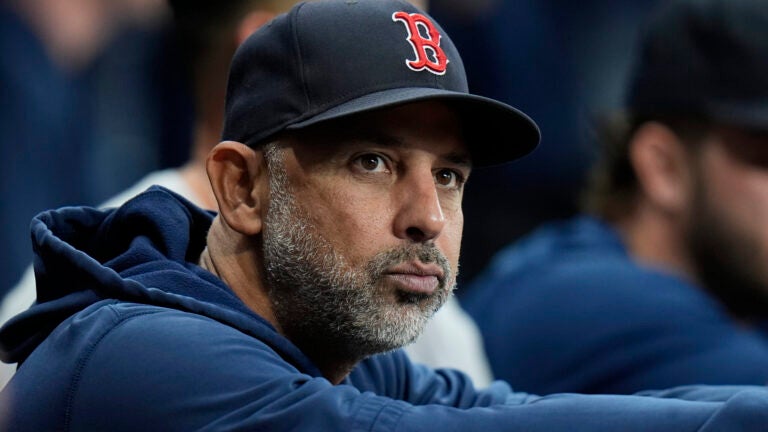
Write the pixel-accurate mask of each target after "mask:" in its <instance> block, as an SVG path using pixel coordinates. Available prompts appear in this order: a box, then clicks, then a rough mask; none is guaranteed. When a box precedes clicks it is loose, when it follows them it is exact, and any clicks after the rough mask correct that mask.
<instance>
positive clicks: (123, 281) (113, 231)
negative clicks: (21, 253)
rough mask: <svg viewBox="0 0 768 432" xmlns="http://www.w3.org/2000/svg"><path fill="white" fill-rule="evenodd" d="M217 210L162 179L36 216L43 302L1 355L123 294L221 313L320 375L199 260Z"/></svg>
mask: <svg viewBox="0 0 768 432" xmlns="http://www.w3.org/2000/svg"><path fill="white" fill-rule="evenodd" d="M214 216H215V214H214V213H212V212H209V211H206V210H203V209H200V208H198V207H196V206H195V205H193V204H192V203H190V202H189V201H187V200H186V199H185V198H183V197H181V196H180V195H178V194H176V193H174V192H171V191H170V190H168V189H165V188H162V187H160V186H152V187H151V188H149V189H148V190H147V191H145V192H144V193H142V194H140V195H138V196H136V197H135V198H133V199H131V200H130V201H128V202H126V203H125V204H124V205H123V206H121V207H119V208H116V209H106V210H99V209H95V208H92V207H65V208H61V209H58V210H51V211H46V212H43V213H40V214H39V215H38V216H36V217H35V218H34V219H33V220H32V223H31V234H32V244H33V250H34V254H35V257H34V263H33V264H34V269H35V280H36V285H37V301H36V303H35V304H34V305H32V306H31V307H30V308H29V309H28V310H26V311H24V312H23V313H21V314H19V315H17V316H15V317H14V318H12V319H11V320H9V321H8V322H7V323H6V324H5V325H4V326H3V327H2V328H1V329H0V359H2V360H3V361H5V362H9V363H13V362H22V361H23V360H24V359H26V357H27V356H28V355H29V354H30V353H31V352H32V351H33V350H34V349H35V348H36V347H37V346H38V345H39V344H40V343H41V342H42V341H43V340H44V339H45V338H46V337H47V336H48V334H50V332H51V331H52V330H53V329H54V328H56V327H57V326H58V325H59V324H61V323H62V322H63V321H65V320H66V319H67V318H69V317H70V316H72V315H74V314H76V313H77V312H79V311H81V310H83V309H85V308H86V307H88V306H90V305H92V304H94V303H96V302H99V301H102V300H107V299H114V300H118V301H126V302H134V303H142V304H150V305H156V306H160V307H168V308H173V309H179V310H184V311H189V312H192V313H196V314H199V315H204V316H207V317H210V318H213V319H215V320H217V321H220V322H223V323H225V324H227V325H230V326H232V327H235V328H238V329H239V330H241V331H243V332H245V333H247V334H250V335H252V336H254V337H256V338H258V339H260V340H262V341H263V342H265V343H267V344H268V345H270V346H271V347H272V348H273V349H275V350H276V351H278V352H279V353H281V355H283V356H284V357H290V358H291V360H292V363H294V364H297V365H298V366H302V369H304V370H307V371H313V372H314V371H315V369H316V368H315V367H314V366H312V365H311V363H310V362H309V360H307V359H306V357H305V356H304V355H303V354H302V353H301V352H300V351H299V350H298V348H296V347H295V346H294V345H293V344H292V343H290V342H289V341H288V340H287V339H285V338H283V337H282V336H280V335H279V334H278V333H277V332H276V331H275V329H274V327H273V326H272V325H271V324H269V323H268V322H267V321H266V320H264V319H263V318H261V317H260V316H258V315H257V314H255V313H254V312H252V311H251V310H250V309H248V307H247V306H245V304H244V303H242V301H240V299H239V298H238V297H237V296H236V295H235V294H234V293H233V292H232V291H231V290H230V289H229V287H227V286H226V285H225V284H224V283H223V282H222V281H221V280H220V279H219V278H217V277H216V276H214V275H213V274H211V273H209V272H208V271H206V270H204V269H202V268H201V267H199V266H197V265H196V264H195V263H197V261H198V259H199V257H200V254H201V253H202V251H203V249H204V248H205V242H206V236H207V233H208V229H209V228H210V226H211V222H212V220H213V217H214ZM313 374H314V373H313Z"/></svg>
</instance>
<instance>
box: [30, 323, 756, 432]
mask: <svg viewBox="0 0 768 432" xmlns="http://www.w3.org/2000/svg"><path fill="white" fill-rule="evenodd" d="M140 316H141V319H132V318H119V319H115V321H114V325H113V326H112V327H110V328H109V330H108V331H106V332H105V333H104V334H102V335H91V336H93V337H89V338H87V340H89V341H96V342H95V343H94V345H93V346H91V347H89V348H84V349H80V350H77V352H81V353H85V355H84V356H83V357H82V358H78V359H73V360H76V363H77V364H78V365H79V366H78V367H77V368H76V373H75V375H74V376H72V377H71V378H70V379H71V384H70V385H69V386H68V392H67V393H66V394H65V395H61V397H62V398H63V399H64V400H65V401H66V404H67V407H66V409H65V410H64V412H65V413H66V417H65V418H62V419H61V424H62V425H63V426H64V427H65V428H67V429H68V430H111V431H120V430H146V429H147V428H148V425H150V426H151V427H150V428H151V429H154V430H164V431H176V430H178V431H192V430H216V431H218V430H280V431H283V430H285V431H287V430H301V431H304V430H312V431H428V430H435V431H441V432H442V431H467V430H493V431H526V432H535V431H547V432H550V431H557V430H568V431H597V430H600V431H603V430H617V431H618V430H620V431H628V432H632V431H648V430H654V431H674V432H685V431H722V430H739V431H764V430H765V425H768V391H767V390H765V389H763V388H758V387H754V388H747V387H733V388H729V389H724V390H723V391H722V392H720V393H718V394H717V395H716V397H711V393H708V392H707V389H706V388H700V389H699V390H698V391H690V390H689V391H688V392H685V394H686V395H688V396H687V398H688V399H690V400H684V399H683V398H667V397H661V396H667V395H663V394H660V395H658V397H657V396H655V395H636V396H581V395H572V394H561V395H550V396H547V397H536V396H532V395H527V394H518V393H514V392H513V391H512V390H511V389H510V388H509V387H508V386H507V385H505V384H503V383H497V384H494V385H492V386H491V387H489V388H488V389H484V390H483V391H477V390H475V389H474V388H473V387H472V385H471V383H470V382H469V380H468V379H467V378H466V376H464V375H463V374H460V373H458V372H455V371H450V370H443V371H432V370H430V369H428V368H426V367H424V366H420V365H419V366H416V365H413V364H411V363H410V362H409V361H408V360H407V357H405V356H404V355H403V354H402V353H392V354H391V355H388V356H384V357H383V358H381V359H375V360H372V361H370V362H367V363H366V364H364V365H363V366H362V367H361V368H359V369H358V370H356V371H355V374H356V377H354V379H353V377H351V378H350V380H348V381H347V382H346V383H344V384H341V385H335V386H334V385H332V384H331V383H330V382H329V381H327V380H325V379H324V378H321V377H313V376H310V375H307V374H305V373H302V372H301V371H299V370H298V369H296V368H295V367H294V366H292V365H291V364H290V363H288V362H287V361H285V359H283V358H281V357H280V355H278V354H277V353H276V352H275V351H273V350H271V349H270V348H269V347H268V346H266V345H264V344H261V343H259V342H258V340H256V339H254V338H253V337H251V336H248V335H245V334H243V333H241V332H240V331H238V330H236V329H234V328H231V327H228V326H225V325H222V324H221V323H218V322H215V321H213V320H210V319H206V318H202V317H197V316H194V315H191V314H185V313H180V312H174V311H170V312H160V313H148V314H143V315H140ZM87 320H88V318H84V321H87ZM78 324H79V323H77V322H73V323H72V325H70V326H69V327H68V328H66V329H62V331H64V332H72V335H73V336H74V337H77V332H78ZM86 328H94V327H92V326H88V325H86ZM102 328H103V327H102ZM54 339H57V340H59V341H60V342H61V343H62V346H59V347H56V346H52V347H51V348H50V349H67V347H66V346H65V345H66V342H67V340H66V338H62V339H58V338H57V337H56V336H54ZM46 349H48V348H46ZM36 354H37V353H36ZM31 361H35V360H32V359H31ZM354 383H358V384H355V385H353V384H354ZM669 396H675V395H674V394H670V395H669Z"/></svg>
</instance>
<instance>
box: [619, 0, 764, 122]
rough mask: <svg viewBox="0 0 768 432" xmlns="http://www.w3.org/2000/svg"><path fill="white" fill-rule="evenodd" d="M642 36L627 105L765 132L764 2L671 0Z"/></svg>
mask: <svg viewBox="0 0 768 432" xmlns="http://www.w3.org/2000/svg"><path fill="white" fill-rule="evenodd" d="M661 5H662V6H661V7H660V9H659V11H658V12H657V13H656V14H654V15H653V16H652V18H651V20H650V21H649V23H648V26H647V27H646V28H645V29H644V33H643V34H642V35H641V39H640V45H639V47H638V49H639V51H638V55H637V57H636V61H635V64H634V66H633V68H632V70H631V74H630V77H629V80H630V81H629V87H628V93H627V97H626V108H627V109H628V110H629V112H630V113H631V114H633V115H635V116H639V117H650V118H653V117H654V116H659V115H667V116H669V115H672V116H675V115H685V116H690V115H694V116H698V117H703V118H706V119H709V120H711V121H716V122H722V123H726V124H731V125H734V126H741V127H745V128H750V129H768V1H765V0H671V1H665V2H662V3H661Z"/></svg>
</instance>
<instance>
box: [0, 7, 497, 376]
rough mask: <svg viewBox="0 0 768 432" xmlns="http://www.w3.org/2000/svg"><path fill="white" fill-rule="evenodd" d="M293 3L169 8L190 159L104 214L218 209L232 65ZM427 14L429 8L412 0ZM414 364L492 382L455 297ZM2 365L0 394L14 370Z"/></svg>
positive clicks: (113, 202)
mask: <svg viewBox="0 0 768 432" xmlns="http://www.w3.org/2000/svg"><path fill="white" fill-rule="evenodd" d="M296 3H297V1H296V0H228V1H227V2H226V3H225V4H222V3H219V2H213V1H209V0H202V1H189V0H183V1H171V2H170V6H171V10H172V12H173V17H174V21H173V24H174V28H175V35H176V38H175V39H176V40H177V42H178V45H179V51H180V54H181V57H182V58H183V60H184V64H185V66H186V67H185V68H184V70H187V71H189V74H190V77H189V78H190V81H191V83H190V87H191V93H192V95H193V96H194V107H195V111H196V115H195V122H194V129H193V131H192V142H191V143H190V144H191V146H190V149H188V151H189V153H190V158H189V160H188V161H187V162H186V163H185V164H184V165H183V166H181V167H179V168H168V169H164V170H160V171H156V172H151V173H149V174H147V175H146V176H145V177H144V178H142V179H141V180H139V181H138V182H137V183H136V184H134V185H133V186H131V187H130V188H128V189H127V190H125V191H123V192H121V193H120V194H118V195H117V196H115V197H112V198H111V199H109V200H107V202H105V203H104V204H102V207H117V206H119V205H121V204H123V203H124V202H125V201H127V200H128V199H130V198H132V197H134V196H135V195H137V194H139V193H140V192H143V191H144V190H146V189H147V188H148V187H150V186H152V185H155V184H156V185H160V186H164V187H166V188H168V189H171V190H173V191H174V192H177V193H179V194H181V195H182V196H184V197H185V198H187V199H189V200H191V201H192V202H193V203H195V204H196V205H198V206H202V207H204V208H207V209H216V200H215V198H214V196H213V191H212V190H211V186H210V184H209V182H208V177H207V175H206V173H205V160H206V156H207V155H208V153H209V152H210V150H211V149H212V148H213V146H214V145H215V144H216V143H217V142H218V139H219V137H220V136H221V127H222V126H221V125H222V123H223V117H224V94H225V92H226V84H227V71H228V66H229V59H231V58H232V55H233V54H234V52H235V50H236V49H237V47H238V46H239V45H240V44H241V43H242V42H243V41H244V40H245V38H247V37H248V36H249V35H250V34H251V33H253V31H255V30H256V29H257V28H259V27H261V26H262V25H263V24H265V23H266V22H267V21H269V20H270V19H272V18H274V17H275V16H276V15H277V14H278V13H282V12H286V11H288V10H289V9H290V8H291V6H293V5H294V4H296ZM411 3H413V4H415V5H416V6H417V7H419V8H421V9H424V8H425V7H426V3H427V2H426V1H412V2H411ZM35 296H36V293H35V277H34V272H33V269H32V266H30V267H29V268H28V269H27V271H26V272H25V274H24V277H23V278H22V280H21V281H20V282H19V283H18V284H17V285H16V286H15V287H14V288H13V289H12V290H11V292H10V293H9V295H8V296H7V297H6V298H5V299H3V302H2V304H0V324H2V323H5V322H6V321H7V320H8V319H10V318H11V317H13V316H14V315H16V314H18V313H20V312H22V311H24V310H25V309H27V308H28V307H29V305H31V304H32V303H33V302H34V300H35ZM406 349H407V350H408V353H409V355H410V356H411V359H412V360H414V361H417V362H422V363H426V364H428V365H430V366H435V367H437V366H439V367H452V368H458V369H461V370H462V371H464V372H466V373H468V374H469V375H470V376H471V377H472V379H473V381H474V382H475V384H476V385H479V386H485V385H488V384H489V383H490V381H491V374H490V368H489V366H488V361H487V359H486V358H485V355H484V351H483V347H482V340H481V338H480V335H479V332H478V330H477V327H476V326H475V324H474V322H473V321H472V320H471V319H470V318H469V316H468V315H467V314H466V313H465V312H464V311H463V310H462V309H461V307H460V306H459V304H458V301H457V300H456V299H455V298H454V297H451V298H450V299H449V300H448V301H447V303H446V305H445V307H443V308H442V309H441V310H440V313H438V314H436V315H435V316H434V317H433V318H432V319H431V320H430V322H429V323H428V325H427V327H426V328H425V331H424V334H423V335H422V337H420V338H418V339H417V340H416V341H415V342H414V343H412V344H410V345H408V346H407V347H406ZM15 369H16V366H15V365H5V364H0V388H2V386H4V385H5V383H6V382H7V380H8V379H10V377H11V376H12V375H13V372H14V371H15Z"/></svg>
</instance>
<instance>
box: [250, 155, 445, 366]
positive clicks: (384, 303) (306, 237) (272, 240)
mask: <svg viewBox="0 0 768 432" xmlns="http://www.w3.org/2000/svg"><path fill="white" fill-rule="evenodd" d="M266 155H267V160H268V166H269V172H270V173H269V174H270V204H269V209H268V211H267V215H266V218H265V224H264V230H263V248H264V266H265V272H264V273H265V281H266V283H267V286H268V287H269V289H268V295H269V298H270V300H271V302H272V304H273V308H274V312H275V317H276V319H277V321H278V322H279V324H280V326H281V329H282V330H283V332H284V333H285V335H286V336H287V337H288V338H289V339H290V340H291V341H293V342H294V343H295V344H296V345H297V346H299V348H301V349H303V350H305V351H309V352H317V351H328V350H332V352H334V354H335V355H338V356H340V357H345V358H350V359H362V358H365V357H367V356H369V355H372V354H376V353H381V352H386V351H390V350H393V349H396V348H400V347H402V346H404V345H406V344H409V343H411V342H413V341H414V340H415V339H416V338H417V337H418V336H419V334H421V332H422V331H423V329H424V326H425V325H426V323H427V321H428V320H429V318H431V317H432V315H433V314H434V313H435V312H436V311H437V310H438V309H439V308H440V307H441V306H442V305H443V304H444V303H445V301H446V300H447V299H448V297H449V296H450V295H451V293H452V291H453V289H454V281H455V276H454V275H452V272H451V268H450V265H449V263H448V260H447V259H446V258H445V256H444V255H443V254H442V253H441V252H440V251H439V250H438V249H437V248H436V247H435V245H434V244H431V243H424V244H409V245H405V246H403V247H399V248H395V249H392V250H387V251H383V252H380V253H379V254H377V255H375V256H374V257H373V258H372V259H371V260H370V261H369V262H368V263H367V264H366V265H365V266H362V267H361V266H358V267H354V266H351V265H350V264H349V263H348V261H347V259H346V258H345V257H344V256H343V254H341V253H340V252H339V251H338V250H336V249H335V248H334V247H333V246H332V245H331V244H330V243H329V242H328V241H327V240H326V239H325V238H324V237H323V236H322V234H321V233H320V232H318V230H317V228H316V227H315V226H314V225H313V224H312V223H311V219H310V218H309V217H308V215H307V214H306V212H305V211H304V210H303V209H302V208H300V207H299V206H298V205H297V204H296V203H295V200H294V198H293V195H292V193H291V191H290V188H289V185H288V181H287V176H286V173H285V168H284V166H283V164H282V159H281V155H280V154H279V150H277V149H276V148H275V146H269V147H268V148H267V149H266ZM361 234H364V233H361ZM363 241H364V240H363ZM416 258H418V259H419V260H420V261H421V262H423V263H431V262H434V263H437V264H438V265H439V266H440V267H442V269H443V271H444V274H445V277H444V278H443V279H442V280H441V281H440V283H439V286H438V288H437V290H436V291H435V293H433V294H431V295H416V294H408V293H403V292H397V293H393V292H392V288H391V287H387V285H386V284H385V283H384V281H383V274H384V271H385V270H386V269H387V268H389V267H391V266H393V265H396V264H399V263H402V262H406V261H411V260H414V259H416Z"/></svg>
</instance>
